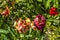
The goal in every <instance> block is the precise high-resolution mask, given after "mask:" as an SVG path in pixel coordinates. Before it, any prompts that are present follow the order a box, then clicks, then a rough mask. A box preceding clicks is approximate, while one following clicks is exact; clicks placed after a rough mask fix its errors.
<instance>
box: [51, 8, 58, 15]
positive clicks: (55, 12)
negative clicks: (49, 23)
mask: <svg viewBox="0 0 60 40" xmlns="http://www.w3.org/2000/svg"><path fill="white" fill-rule="evenodd" d="M57 14H58V12H57V9H56V8H55V7H51V8H50V15H57Z"/></svg>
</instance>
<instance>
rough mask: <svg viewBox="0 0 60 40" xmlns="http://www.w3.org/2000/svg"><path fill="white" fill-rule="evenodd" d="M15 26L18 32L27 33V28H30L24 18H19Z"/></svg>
mask: <svg viewBox="0 0 60 40" xmlns="http://www.w3.org/2000/svg"><path fill="white" fill-rule="evenodd" d="M14 27H15V28H16V30H18V32H20V33H25V32H27V30H28V28H27V26H26V23H25V21H24V20H22V19H19V20H18V21H16V22H15V23H14Z"/></svg>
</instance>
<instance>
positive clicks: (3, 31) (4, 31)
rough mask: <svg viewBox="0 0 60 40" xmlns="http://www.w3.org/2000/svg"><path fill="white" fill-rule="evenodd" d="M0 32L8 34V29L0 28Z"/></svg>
mask: <svg viewBox="0 0 60 40" xmlns="http://www.w3.org/2000/svg"><path fill="white" fill-rule="evenodd" d="M0 33H4V34H8V33H9V31H8V30H3V29H0Z"/></svg>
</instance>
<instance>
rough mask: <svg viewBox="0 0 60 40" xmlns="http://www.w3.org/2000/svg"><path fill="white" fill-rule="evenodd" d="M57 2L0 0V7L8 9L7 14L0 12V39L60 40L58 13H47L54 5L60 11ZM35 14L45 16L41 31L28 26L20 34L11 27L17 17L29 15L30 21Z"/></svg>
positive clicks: (53, 0)
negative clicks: (8, 13) (3, 14)
mask: <svg viewBox="0 0 60 40" xmlns="http://www.w3.org/2000/svg"><path fill="white" fill-rule="evenodd" d="M59 3H60V1H59V0H3V1H2V0H0V9H2V10H4V9H5V7H6V6H8V7H9V9H10V15H9V16H2V15H1V14H0V40H60V13H59V14H58V15H57V16H51V15H49V9H50V7H56V8H57V9H58V11H59V12H60V8H59V7H60V4H59ZM37 14H42V15H44V16H45V18H46V26H45V28H44V30H43V32H41V31H40V30H33V29H31V28H30V29H29V31H28V32H27V33H25V34H22V33H18V32H17V31H16V30H15V29H14V28H13V24H14V21H15V20H16V19H17V18H23V19H24V18H26V17H29V18H30V19H31V21H32V20H34V17H35V16H36V15H37ZM46 32H47V33H46Z"/></svg>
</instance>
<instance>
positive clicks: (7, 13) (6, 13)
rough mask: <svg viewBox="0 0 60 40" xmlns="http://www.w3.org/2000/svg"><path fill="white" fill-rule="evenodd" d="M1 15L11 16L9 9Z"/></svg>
mask: <svg viewBox="0 0 60 40" xmlns="http://www.w3.org/2000/svg"><path fill="white" fill-rule="evenodd" d="M1 14H2V15H4V16H6V15H9V14H10V10H9V8H8V7H7V8H6V9H5V10H4V11H3V12H2V13H1Z"/></svg>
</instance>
